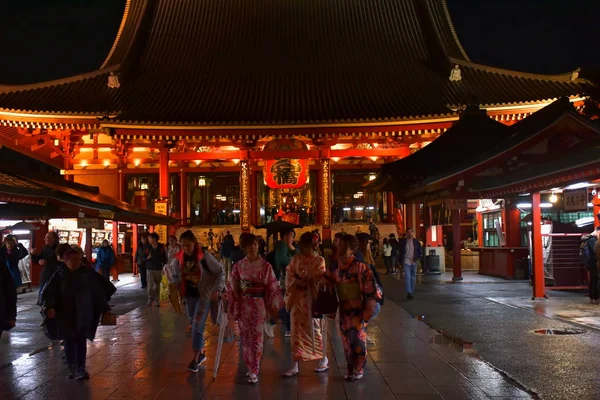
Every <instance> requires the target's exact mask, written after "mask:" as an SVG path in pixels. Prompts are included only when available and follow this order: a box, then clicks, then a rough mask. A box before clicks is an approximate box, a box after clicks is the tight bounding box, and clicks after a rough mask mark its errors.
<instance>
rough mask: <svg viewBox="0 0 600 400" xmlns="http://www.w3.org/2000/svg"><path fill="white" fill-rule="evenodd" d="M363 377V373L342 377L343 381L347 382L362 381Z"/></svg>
mask: <svg viewBox="0 0 600 400" xmlns="http://www.w3.org/2000/svg"><path fill="white" fill-rule="evenodd" d="M363 376H365V373H364V372H353V373H351V374H346V375H345V376H344V379H346V380H347V381H357V380H359V379H362V377H363Z"/></svg>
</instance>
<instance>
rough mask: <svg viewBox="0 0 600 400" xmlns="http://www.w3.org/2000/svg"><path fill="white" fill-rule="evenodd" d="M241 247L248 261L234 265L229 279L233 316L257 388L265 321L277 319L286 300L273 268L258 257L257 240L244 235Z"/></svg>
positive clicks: (246, 361)
mask: <svg viewBox="0 0 600 400" xmlns="http://www.w3.org/2000/svg"><path fill="white" fill-rule="evenodd" d="M240 247H241V248H242V249H243V250H244V252H245V253H246V257H245V258H244V259H242V260H240V261H238V262H237V263H235V264H234V265H233V269H232V271H231V274H230V275H229V282H228V284H227V289H228V293H229V298H230V300H231V301H230V306H229V307H230V311H229V312H230V314H231V316H232V318H233V319H234V320H236V321H237V322H238V324H239V328H240V348H241V351H242V354H243V356H244V362H245V363H246V366H247V367H248V373H247V376H248V382H249V383H252V384H253V383H257V382H258V373H259V368H260V360H261V358H262V354H263V332H264V324H265V321H266V319H267V318H268V317H269V316H273V317H274V318H277V315H278V314H279V310H280V309H281V308H282V307H283V298H282V297H281V290H280V288H279V283H278V282H277V278H275V273H274V272H273V268H272V267H271V265H270V264H269V263H268V262H267V261H266V260H265V259H264V258H262V257H261V256H260V255H259V254H258V239H257V238H256V236H254V235H251V234H244V235H242V237H241V242H240ZM267 313H268V314H269V315H267Z"/></svg>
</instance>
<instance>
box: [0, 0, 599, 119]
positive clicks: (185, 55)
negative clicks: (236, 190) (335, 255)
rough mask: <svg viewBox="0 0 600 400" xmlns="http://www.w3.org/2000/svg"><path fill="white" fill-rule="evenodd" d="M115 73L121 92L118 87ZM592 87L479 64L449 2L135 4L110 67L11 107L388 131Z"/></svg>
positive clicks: (18, 97) (41, 88) (37, 91)
mask: <svg viewBox="0 0 600 400" xmlns="http://www.w3.org/2000/svg"><path fill="white" fill-rule="evenodd" d="M455 66H458V68H459V69H460V72H461V79H460V80H455V81H451V80H450V79H449V76H450V71H451V70H452V69H453V68H454V67H455ZM111 73H114V74H115V75H116V76H117V77H118V79H119V83H120V87H118V88H109V87H108V85H107V83H108V79H109V75H110V74H111ZM588 85H589V83H588V82H587V81H585V80H582V79H578V78H577V76H576V74H572V73H567V74H563V75H537V74H527V73H520V72H515V71H508V70H502V69H497V68H492V67H487V66H482V65H478V64H475V63H473V62H471V61H470V60H469V58H468V57H467V55H466V53H465V51H464V50H463V48H462V46H461V44H460V42H459V40H458V38H457V36H456V33H455V31H454V28H453V25H452V22H451V20H450V17H449V14H448V10H447V7H446V3H445V0H404V1H398V0H377V1H363V0H345V1H339V0H302V1H289V0H285V1H283V0H246V1H243V2H242V1H239V0H220V1H208V0H128V2H127V6H126V9H125V14H124V17H123V22H122V25H121V28H120V29H119V32H118V35H117V38H116V40H115V43H114V45H113V48H112V49H111V51H110V53H109V55H108V57H107V59H106V61H105V62H104V63H103V65H102V66H101V68H100V69H99V70H97V71H93V72H90V73H88V74H84V75H79V76H75V77H72V78H68V79H63V80H59V81H53V82H46V83H41V84H35V85H25V86H0V111H5V112H13V113H37V114H53V115H70V116H73V115H91V116H98V117H104V118H105V119H109V118H112V119H113V121H115V122H117V123H128V124H129V123H130V124H152V125H161V124H165V125H252V124H272V125H277V124H297V123H341V122H380V121H402V120H420V119H430V118H436V117H444V116H450V115H454V114H455V109H456V107H458V106H460V105H464V104H479V105H481V106H483V107H493V106H510V105H523V104H537V103H544V102H548V101H552V100H554V99H556V98H559V97H562V96H571V97H573V96H579V95H583V94H584V93H585V91H586V87H587V86H588Z"/></svg>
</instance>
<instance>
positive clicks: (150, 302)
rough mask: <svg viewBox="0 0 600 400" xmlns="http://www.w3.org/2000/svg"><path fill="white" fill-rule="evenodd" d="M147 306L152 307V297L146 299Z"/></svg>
mask: <svg viewBox="0 0 600 400" xmlns="http://www.w3.org/2000/svg"><path fill="white" fill-rule="evenodd" d="M146 305H147V306H148V307H152V299H148V303H146Z"/></svg>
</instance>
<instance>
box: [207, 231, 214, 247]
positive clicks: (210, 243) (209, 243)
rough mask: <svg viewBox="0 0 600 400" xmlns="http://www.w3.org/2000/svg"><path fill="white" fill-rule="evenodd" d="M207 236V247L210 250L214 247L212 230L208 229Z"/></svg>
mask: <svg viewBox="0 0 600 400" xmlns="http://www.w3.org/2000/svg"><path fill="white" fill-rule="evenodd" d="M207 236H208V246H209V248H210V249H211V250H212V249H213V248H214V245H215V233H214V232H213V230H212V228H208V235H207Z"/></svg>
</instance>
